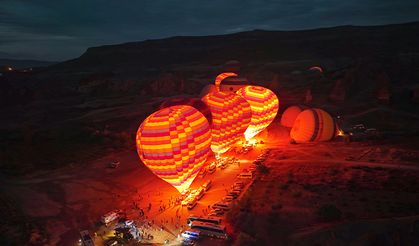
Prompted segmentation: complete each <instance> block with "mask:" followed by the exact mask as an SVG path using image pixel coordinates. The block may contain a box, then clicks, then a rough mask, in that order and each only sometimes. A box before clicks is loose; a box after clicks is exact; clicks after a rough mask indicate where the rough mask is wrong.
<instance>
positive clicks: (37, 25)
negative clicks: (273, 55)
mask: <svg viewBox="0 0 419 246" xmlns="http://www.w3.org/2000/svg"><path fill="white" fill-rule="evenodd" d="M417 16H419V1H417V0H405V1H390V0H381V1H378V0H362V1H361V0H352V1H335V0H312V1H307V0H305V1H304V0H229V1H226V0H212V1H209V0H123V1H121V0H61V1H50V0H30V1H29V0H1V5H0V52H7V53H9V54H16V56H26V57H25V58H35V59H49V60H63V59H70V58H74V57H77V56H79V55H80V54H81V53H82V52H84V50H85V49H86V48H88V47H90V46H98V45H104V44H114V43H122V42H129V41H140V40H145V39H154V38H163V37H169V36H178V35H210V34H225V33H231V32H236V31H246V30H253V29H271V30H294V29H308V28H315V27H325V26H336V25H347V24H353V25H377V24H387V23H396V22H407V21H414V20H419V17H417ZM25 54H26V55H25Z"/></svg>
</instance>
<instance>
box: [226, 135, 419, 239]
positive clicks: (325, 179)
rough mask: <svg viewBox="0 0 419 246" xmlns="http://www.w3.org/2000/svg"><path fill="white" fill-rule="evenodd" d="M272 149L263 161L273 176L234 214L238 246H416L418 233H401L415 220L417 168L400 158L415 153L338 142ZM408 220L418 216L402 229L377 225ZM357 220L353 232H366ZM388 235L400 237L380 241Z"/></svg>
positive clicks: (391, 146) (418, 188)
mask: <svg viewBox="0 0 419 246" xmlns="http://www.w3.org/2000/svg"><path fill="white" fill-rule="evenodd" d="M271 147H273V148H274V149H273V150H272V152H271V155H270V157H269V158H268V160H267V161H265V164H266V165H267V166H268V167H269V170H270V172H269V174H267V175H262V176H260V177H259V179H257V180H256V181H255V182H254V184H253V187H252V189H251V190H250V191H249V193H248V196H247V197H246V198H245V199H244V200H243V201H241V204H240V205H239V206H238V207H237V208H236V209H235V210H233V211H232V213H231V214H230V217H229V219H230V220H231V221H232V224H233V225H235V227H236V229H238V234H237V235H238V237H239V238H238V242H237V243H240V242H241V243H243V242H249V241H250V242H253V243H254V244H255V245H256V244H261V243H262V244H271V245H275V243H276V242H279V241H280V242H286V244H297V245H298V244H302V245H307V244H311V243H313V242H314V241H316V240H317V243H318V244H319V245H324V244H325V243H332V244H342V243H343V244H347V243H356V242H358V243H361V244H362V243H364V244H365V243H368V242H374V240H384V242H385V244H384V245H386V244H387V243H400V242H401V243H403V242H413V241H415V240H416V241H415V242H416V243H417V242H418V240H419V239H418V238H417V235H418V234H416V236H414V235H415V234H412V233H414V232H413V231H412V232H410V231H403V230H405V229H406V228H408V229H409V228H412V227H411V225H413V224H414V223H415V222H416V221H417V220H418V217H417V215H419V166H418V163H417V162H416V160H413V161H411V160H407V159H406V158H404V159H401V158H400V157H401V156H406V155H407V156H411V157H413V156H415V153H416V151H415V150H410V151H408V150H406V149H400V146H398V145H396V144H385V143H350V144H344V143H339V142H330V143H319V144H305V145H289V144H278V145H276V146H274V145H271ZM412 152H413V154H412ZM410 216H416V217H412V219H411V220H409V219H404V220H402V221H401V222H400V224H401V225H400V228H403V229H401V231H400V232H397V230H396V229H395V228H391V229H389V228H388V227H386V226H383V225H385V224H386V223H387V224H388V221H386V220H383V221H382V220H377V219H385V218H395V217H408V218H409V217H410ZM355 222H357V223H358V226H355V227H358V228H365V230H361V229H359V230H354V229H353V228H352V227H354V225H353V223H355ZM368 223H369V227H368V226H366V225H368ZM416 223H419V222H416ZM359 224H362V225H364V226H359ZM378 224H382V225H378ZM390 224H391V223H390ZM335 225H340V227H336V232H334V233H336V235H338V236H336V235H334V234H333V233H330V231H334V230H335V229H333V228H335ZM402 225H403V226H402ZM323 228H328V229H327V230H328V232H327V233H325V232H324V230H323ZM331 228H332V229H331ZM339 228H340V229H339ZM342 228H343V229H342ZM349 228H352V229H349ZM371 228H372V229H371ZM374 228H375V230H376V231H378V232H375V231H374V230H373V229H374ZM387 230H390V231H391V230H393V231H394V230H395V231H396V234H397V233H398V234H397V235H396V236H395V237H394V238H391V237H390V238H387V237H384V239H382V234H383V232H386V231H387ZM409 230H410V229H409ZM416 230H418V228H416ZM239 231H241V233H240V232H239ZM273 232H275V233H273ZM303 232H304V233H303ZM328 233H329V234H328ZM324 234H326V236H324ZM330 235H332V236H330ZM339 236H340V238H339ZM307 238H309V239H307ZM342 238H346V239H345V240H346V241H345V240H343V239H342ZM313 240H314V241H313ZM309 242H310V243H309Z"/></svg>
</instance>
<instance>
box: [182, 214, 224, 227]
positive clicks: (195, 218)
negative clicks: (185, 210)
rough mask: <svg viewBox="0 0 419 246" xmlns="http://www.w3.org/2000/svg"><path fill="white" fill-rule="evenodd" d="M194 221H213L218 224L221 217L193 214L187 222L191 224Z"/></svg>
mask: <svg viewBox="0 0 419 246" xmlns="http://www.w3.org/2000/svg"><path fill="white" fill-rule="evenodd" d="M192 221H200V222H205V223H212V224H216V225H219V224H221V218H218V217H211V216H195V215H191V216H189V217H188V219H187V221H186V222H187V224H188V225H190V224H191V223H192Z"/></svg>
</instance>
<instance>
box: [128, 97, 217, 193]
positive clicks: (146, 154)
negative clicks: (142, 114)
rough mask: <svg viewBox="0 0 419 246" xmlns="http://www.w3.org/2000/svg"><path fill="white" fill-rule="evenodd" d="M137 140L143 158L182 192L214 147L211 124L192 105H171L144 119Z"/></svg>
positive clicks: (159, 174) (160, 175)
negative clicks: (211, 145) (212, 144)
mask: <svg viewBox="0 0 419 246" xmlns="http://www.w3.org/2000/svg"><path fill="white" fill-rule="evenodd" d="M136 143H137V152H138V155H139V157H140V159H141V160H142V162H143V163H144V164H145V165H146V166H147V167H148V168H149V169H150V170H151V171H152V172H153V173H154V174H155V175H157V176H158V177H160V178H161V179H163V180H165V181H166V182H168V183H169V184H171V185H173V186H174V187H175V188H176V189H177V190H178V191H179V192H182V191H183V190H185V189H187V188H188V187H189V186H190V184H191V183H192V181H193V180H194V179H195V177H196V175H197V174H198V172H199V170H200V169H201V167H202V166H203V164H204V162H205V161H206V159H207V156H208V154H209V153H210V151H211V150H210V144H211V130H210V125H209V123H208V121H207V119H206V118H205V117H204V115H202V114H201V113H200V112H199V111H198V110H196V109H195V108H193V107H191V106H187V105H180V106H171V107H168V108H164V109H161V110H159V111H157V112H155V113H153V114H151V115H150V116H148V117H147V118H146V119H145V120H144V121H143V123H142V124H141V125H140V127H139V128H138V131H137V136H136Z"/></svg>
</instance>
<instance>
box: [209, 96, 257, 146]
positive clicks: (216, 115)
mask: <svg viewBox="0 0 419 246" xmlns="http://www.w3.org/2000/svg"><path fill="white" fill-rule="evenodd" d="M202 101H203V102H204V103H206V104H207V106H208V107H209V108H210V110H211V114H212V124H211V135H212V142H211V149H212V151H214V152H215V153H217V154H222V153H224V152H226V151H227V150H229V149H230V147H231V145H232V144H234V143H236V142H237V141H238V140H239V139H240V138H241V137H242V136H243V133H244V132H245V131H246V129H247V127H248V126H249V123H250V120H251V118H252V111H251V109H250V105H249V103H248V102H246V100H244V99H243V98H241V97H240V96H238V95H236V94H234V93H230V92H221V91H216V92H211V93H209V94H208V95H206V96H205V97H203V98H202Z"/></svg>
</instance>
